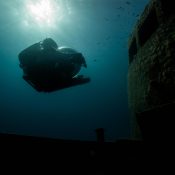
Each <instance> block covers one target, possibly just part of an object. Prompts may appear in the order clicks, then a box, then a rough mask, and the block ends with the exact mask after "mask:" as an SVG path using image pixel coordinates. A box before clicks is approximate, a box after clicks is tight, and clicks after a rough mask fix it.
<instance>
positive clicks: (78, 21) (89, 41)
mask: <svg viewBox="0 0 175 175" xmlns="http://www.w3.org/2000/svg"><path fill="white" fill-rule="evenodd" d="M147 3H148V0H128V1H127V0H57V1H56V0H55V1H54V0H48V1H47V0H45V2H42V1H41V0H40V1H39V0H38V1H37V0H35V1H34V0H33V1H31V0H13V1H12V0H6V1H1V2H0V24H1V25H0V133H17V134H22V135H32V136H42V137H43V136H44V137H52V138H61V139H80V140H95V139H96V135H95V132H94V130H95V129H96V128H99V127H100V128H101V127H102V128H104V129H105V138H106V140H107V141H115V140H117V139H122V138H129V137H130V128H131V127H130V113H129V110H128V99H127V71H128V48H127V42H128V37H129V35H130V33H131V32H132V30H133V27H134V24H135V23H136V21H137V19H138V17H139V16H138V15H140V14H141V12H142V11H143V9H144V7H145V5H146V4H147ZM43 9H44V10H43ZM43 12H44V13H43ZM46 37H52V38H53V39H54V40H55V41H56V42H57V43H58V45H59V46H68V47H72V48H74V49H76V50H78V51H79V52H82V53H83V55H84V56H85V58H86V61H87V65H88V68H87V69H85V68H82V69H81V72H80V74H83V75H86V76H89V77H90V78H91V82H90V83H88V84H84V85H80V86H74V87H71V88H67V89H63V90H59V91H54V92H51V93H43V92H37V91H36V90H35V89H33V88H32V87H31V86H30V85H29V84H27V83H26V82H25V81H24V80H23V79H22V69H20V67H19V61H18V53H19V52H20V51H21V50H23V49H25V48H26V47H28V46H29V45H31V44H33V43H35V42H38V41H41V40H43V39H45V38H46Z"/></svg>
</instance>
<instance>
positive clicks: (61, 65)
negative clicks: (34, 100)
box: [18, 38, 90, 91]
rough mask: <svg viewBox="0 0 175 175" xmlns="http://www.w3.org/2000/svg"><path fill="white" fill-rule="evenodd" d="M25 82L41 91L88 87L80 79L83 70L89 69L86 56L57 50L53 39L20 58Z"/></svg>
mask: <svg viewBox="0 0 175 175" xmlns="http://www.w3.org/2000/svg"><path fill="white" fill-rule="evenodd" d="M18 58H19V62H20V67H21V68H22V69H23V73H24V74H23V78H24V80H26V81H27V82H28V83H29V84H30V85H32V86H33V87H34V88H35V89H36V90H38V91H52V90H56V89H62V88H65V87H69V86H74V85H78V84H83V83H87V82H89V81H90V79H89V78H85V77H84V76H82V75H81V76H79V75H78V73H79V71H80V70H81V67H82V66H83V67H85V68H87V64H86V61H85V58H84V56H83V55H82V54H81V53H79V52H77V51H75V50H74V49H71V48H67V47H58V45H57V43H56V42H55V41H54V40H53V39H52V38H46V39H44V40H43V41H40V42H38V43H35V44H33V45H31V46H29V47H28V48H26V49H24V50H23V51H21V52H20V53H19V55H18Z"/></svg>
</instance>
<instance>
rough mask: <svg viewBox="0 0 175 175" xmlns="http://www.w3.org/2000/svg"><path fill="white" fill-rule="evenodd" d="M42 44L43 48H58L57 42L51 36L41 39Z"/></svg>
mask: <svg viewBox="0 0 175 175" xmlns="http://www.w3.org/2000/svg"><path fill="white" fill-rule="evenodd" d="M42 46H43V49H45V50H56V49H57V48H58V45H57V43H56V42H55V41H54V40H53V39H52V38H46V39H45V40H43V42H42Z"/></svg>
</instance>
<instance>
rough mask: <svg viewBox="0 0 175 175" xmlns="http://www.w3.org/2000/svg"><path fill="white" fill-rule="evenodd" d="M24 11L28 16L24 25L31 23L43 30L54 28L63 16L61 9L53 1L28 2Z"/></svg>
mask: <svg viewBox="0 0 175 175" xmlns="http://www.w3.org/2000/svg"><path fill="white" fill-rule="evenodd" d="M26 10H27V14H28V15H27V20H26V21H25V24H27V25H29V24H30V23H31V21H32V23H34V25H38V26H40V27H44V28H45V27H54V26H55V25H56V23H57V22H59V21H61V20H62V19H63V16H64V9H63V7H61V5H60V4H59V1H54V0H35V1H33V0H28V1H26ZM27 25H26V26H27Z"/></svg>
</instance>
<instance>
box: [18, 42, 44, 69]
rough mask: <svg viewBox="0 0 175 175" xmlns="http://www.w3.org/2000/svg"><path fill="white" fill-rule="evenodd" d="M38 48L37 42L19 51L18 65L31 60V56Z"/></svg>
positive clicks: (39, 48)
mask: <svg viewBox="0 0 175 175" xmlns="http://www.w3.org/2000/svg"><path fill="white" fill-rule="evenodd" d="M40 50H41V47H40V42H38V43H35V44H33V45H31V46H29V47H28V48H26V49H24V50H23V51H21V52H20V53H19V55H18V58H19V61H20V67H22V66H24V65H26V64H28V62H30V60H32V57H34V55H36V54H37V53H38V52H39V51H40Z"/></svg>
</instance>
